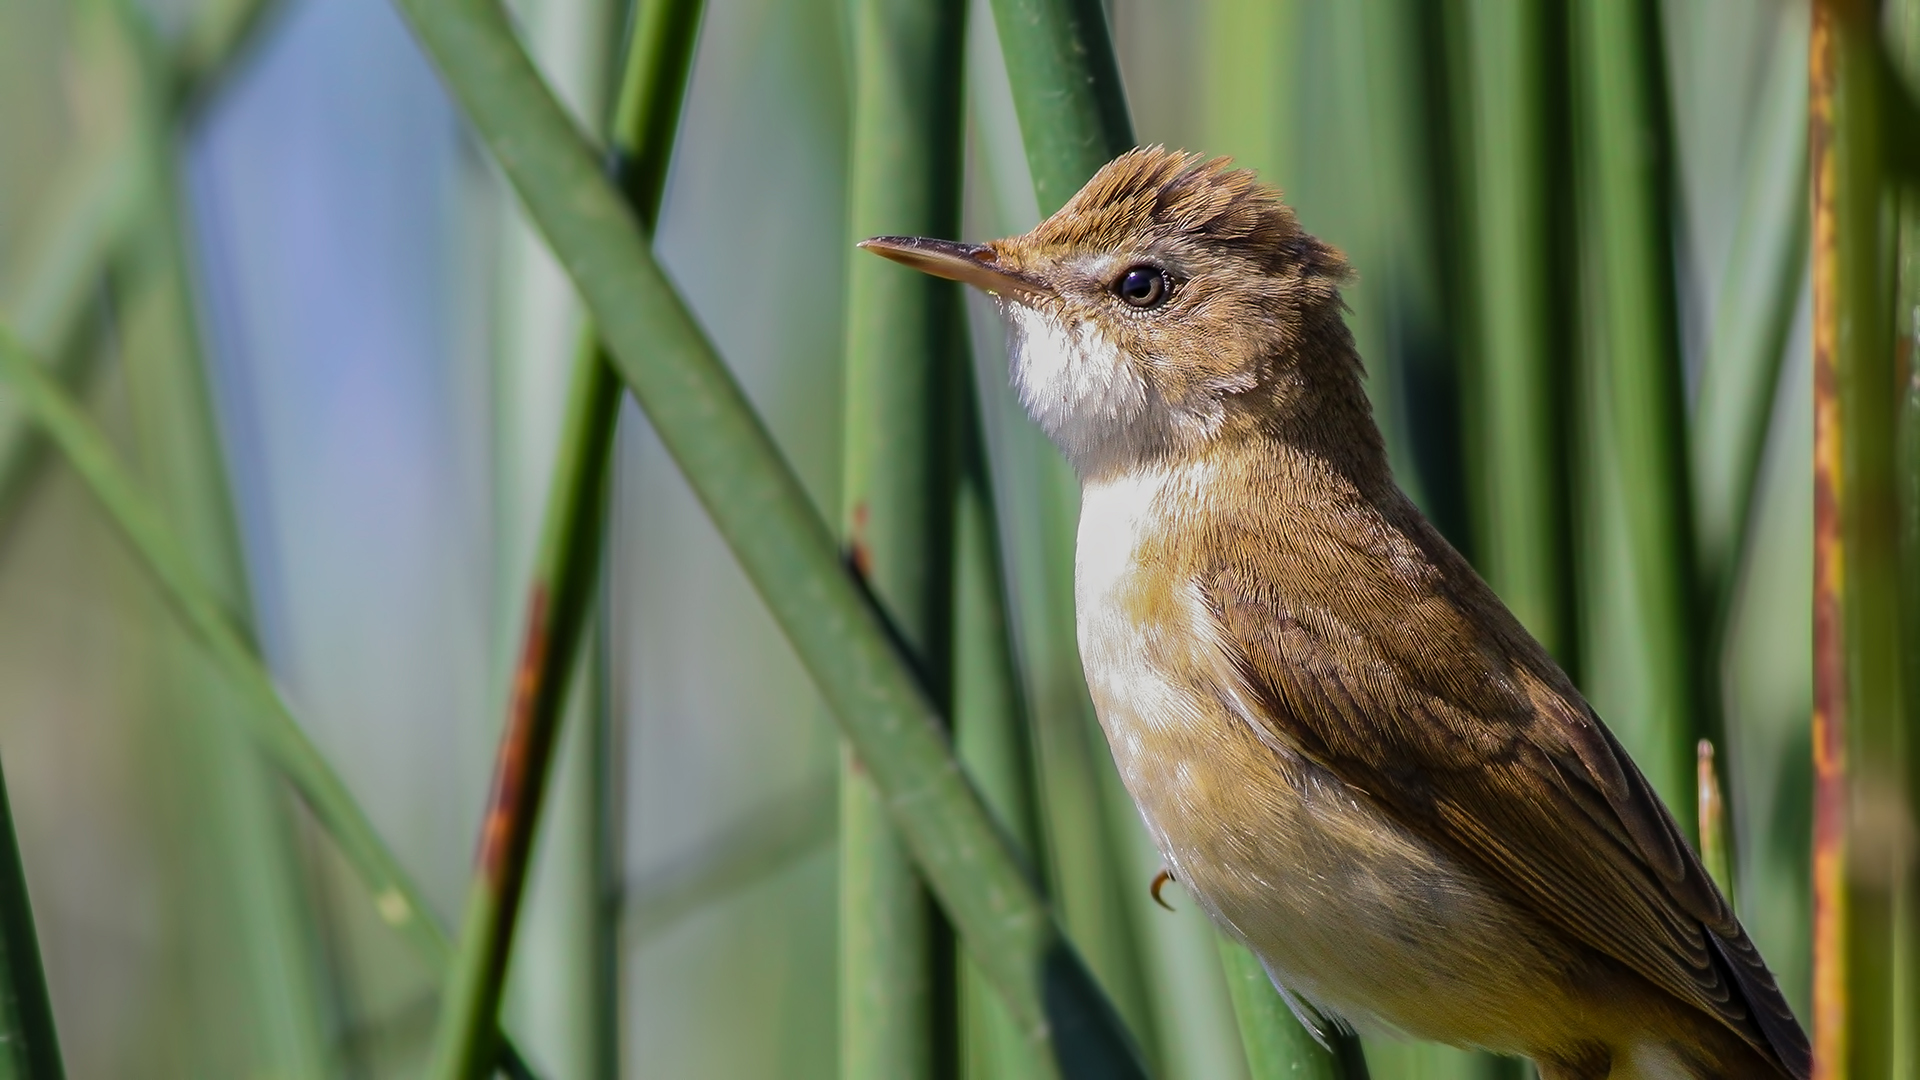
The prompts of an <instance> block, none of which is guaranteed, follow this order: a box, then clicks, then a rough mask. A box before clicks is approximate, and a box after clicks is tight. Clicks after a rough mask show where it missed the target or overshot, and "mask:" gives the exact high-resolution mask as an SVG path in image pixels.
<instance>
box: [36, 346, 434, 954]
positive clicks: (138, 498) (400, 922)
mask: <svg viewBox="0 0 1920 1080" xmlns="http://www.w3.org/2000/svg"><path fill="white" fill-rule="evenodd" d="M0 382H4V383H5V384H7V385H8V386H10V387H12V389H13V391H14V394H15V399H16V400H17V401H19V402H20V404H21V406H22V408H23V409H24V410H25V411H26V413H27V414H28V415H29V416H31V417H32V418H33V420H34V422H35V423H36V424H38V425H39V426H40V428H41V429H42V430H43V431H44V432H46V434H47V436H48V438H50V439H51V440H52V441H53V443H54V445H55V446H56V447H57V448H58V449H59V450H60V452H61V454H62V455H64V456H65V458H66V459H67V461H68V463H69V464H71V465H72V466H73V468H74V470H75V471H76V472H77V473H79V474H80V478H81V480H82V481H83V482H84V483H85V484H86V486H87V488H88V490H89V491H91V492H92V494H93V496H94V497H95V498H96V499H98V500H99V502H100V504H101V507H102V508H103V509H105V510H106V511H107V514H108V517H109V518H110V520H111V521H112V522H113V524H114V526H115V527H116V528H118V529H119V530H120V532H121V533H122V534H123V535H124V536H125V537H126V539H127V541H128V543H129V545H130V546H131V547H132V549H133V552H134V554H135V555H137V556H138V557H139V558H140V560H141V561H142V562H143V563H144V564H145V565H146V567H147V569H148V571H149V572H151V573H152V574H153V576H154V578H155V580H156V581H157V582H158V584H159V585H160V588H161V591H162V593H163V594H164V596H165V598H166V600H167V602H168V603H169V604H170V605H171V606H172V607H173V608H174V610H175V611H176V613H177V614H179V616H180V617H181V619H182V620H183V621H184V622H185V623H186V624H187V628H188V629H189V630H190V631H191V632H192V633H193V634H194V636H196V637H197V638H199V639H200V641H201V643H202V644H203V645H205V646H206V648H207V649H208V651H209V653H210V654H211V656H212V658H213V660H214V662H215V663H217V664H218V665H219V666H220V668H221V669H222V670H223V671H224V672H225V673H226V675H227V677H228V678H229V679H230V680H231V681H232V684H233V685H234V687H235V688H236V689H237V690H238V691H239V692H240V693H241V694H243V695H244V696H245V697H246V699H247V700H248V702H249V704H250V705H251V706H252V707H251V708H248V709H244V710H238V711H237V712H236V713H235V716H236V718H237V720H238V722H240V723H241V724H242V725H243V726H244V727H245V729H246V732H247V735H248V736H249V737H250V738H251V739H252V740H253V742H254V744H255V746H256V747H257V748H258V749H259V750H260V752H261V753H262V754H264V755H265V756H266V757H267V759H268V760H269V761H271V762H272V763H273V764H274V766H275V767H276V768H277V769H279V770H280V772H281V774H282V775H283V776H285V777H286V778H287V780H288V782H289V783H291V784H292V785H293V786H294V789H295V790H296V791H298V792H299V793H300V796H301V798H302V799H304V800H305V801H306V803H307V805H308V807H309V808H310V809H311V810H312V811H313V813H314V817H315V818H316V819H317V820H318V821H319V823H320V826H321V828H323V829H325V830H326V831H327V832H328V833H329V834H330V835H331V836H332V837H333V838H334V840H335V842H336V843H338V844H339V845H340V848H341V851H342V853H343V854H345V856H346V858H347V861H348V862H349V863H350V864H352V866H353V867H354V870H355V871H356V872H357V873H358V874H359V875H360V878H361V880H362V881H364V882H365V883H366V885H367V887H368V889H369V890H370V891H371V892H372V893H373V898H374V904H375V906H376V908H377V910H378V911H379V913H380V916H381V918H382V919H383V920H385V921H386V922H387V924H388V925H390V926H392V927H393V928H394V929H395V930H397V931H399V932H400V933H401V934H402V935H403V936H405V937H406V938H407V939H408V941H409V942H410V943H411V944H412V945H413V946H414V947H415V949H417V950H418V952H419V953H420V955H421V956H422V957H424V958H425V959H426V960H427V961H428V962H429V963H431V964H433V965H434V966H436V967H438V966H443V965H445V964H446V963H447V961H448V960H449V959H450V957H451V952H450V950H449V949H448V947H447V939H446V936H445V932H444V931H443V930H441V928H440V926H439V925H438V923H437V922H436V921H435V920H434V918H433V914H432V909H431V908H429V907H427V905H426V902H425V900H424V898H423V897H422V895H421V893H420V891H419V889H418V888H417V887H416V886H415V885H414V884H413V882H412V880H411V879H410V878H408V876H407V874H406V871H405V870H404V869H403V868H402V867H401V866H400V863H399V860H397V859H396V858H395V857H394V856H393V853H392V851H391V850H389V849H388V848H387V846H386V844H385V843H384V842H383V841H382V840H381V839H380V837H379V834H378V833H377V832H376V831H375V830H374V828H373V825H372V823H371V822H369V821H368V820H367V818H366V815H365V813H364V812H363V811H361V809H360V807H359V804H357V803H356V802H355V801H354V800H353V797H352V795H351V794H350V793H349V792H348V791H347V788H346V785H345V784H344V783H342V782H341V780H340V777H339V775H338V774H337V773H335V772H334V771H333V770H332V768H331V767H330V766H328V765H327V763H326V760H325V759H324V758H323V757H321V755H320V752H319V751H318V750H317V749H315V748H314V746H313V744H312V742H310V741H309V740H308V739H307V736H306V733H305V731H304V730H303V729H302V727H301V726H300V723H299V721H298V720H297V719H295V717H294V715H293V712H292V710H291V709H289V708H288V706H287V704H286V701H285V700H284V699H283V698H282V697H281V696H280V691H279V688H278V687H277V686H275V685H274V681H273V676H272V675H271V674H270V673H268V671H267V670H266V668H265V666H264V665H263V664H262V663H261V662H260V658H259V656H258V655H257V654H256V653H255V652H254V650H253V648H252V647H251V646H250V645H249V644H248V643H247V639H246V637H245V636H244V635H243V634H242V633H241V631H240V630H239V628H238V625H237V624H236V622H235V621H234V618H233V616H232V615H230V614H229V612H228V611H227V609H226V607H225V605H224V604H223V602H222V601H221V600H220V598H219V596H218V594H217V593H215V592H214V591H213V590H212V589H211V588H209V587H208V586H207V585H206V584H205V583H204V582H203V580H202V578H201V576H200V572H199V571H198V570H197V569H196V567H195V561H194V560H193V559H192V558H190V557H189V556H188V554H187V553H186V550H185V549H184V548H183V547H182V546H181V542H180V540H179V538H178V537H177V536H176V535H175V533H174V532H173V530H172V529H170V528H168V527H167V526H166V525H165V524H164V523H163V521H162V519H161V517H160V514H159V512H158V511H157V510H156V509H155V507H154V505H153V504H152V502H151V501H150V500H149V498H148V496H147V495H146V494H145V493H144V492H142V491H141V490H140V487H139V485H138V484H136V483H135V482H134V480H133V477H132V476H131V474H129V473H128V471H127V469H126V467H125V466H124V465H122V464H121V463H120V462H119V460H118V459H117V457H116V456H115V454H114V452H113V450H112V448H111V446H110V445H109V444H108V442H107V438H106V436H105V434H103V433H102V432H101V431H100V429H99V428H98V427H97V426H95V425H94V423H93V422H92V421H91V420H89V419H88V418H87V417H86V415H85V413H84V412H83V411H82V410H81V408H80V406H79V405H78V404H77V403H76V402H74V400H73V399H72V398H71V397H70V396H69V395H68V394H67V392H66V391H64V390H63V389H61V388H60V386H59V385H58V384H57V383H56V382H54V381H53V379H52V378H51V377H50V376H49V375H48V374H47V373H46V371H45V369H44V368H43V367H42V366H41V365H40V363H39V362H38V361H36V360H35V359H34V358H33V357H32V356H31V355H30V354H29V353H28V352H27V351H26V349H25V348H23V347H22V346H21V345H20V343H19V341H18V340H17V339H16V338H15V337H14V336H13V333H12V331H11V330H10V329H7V328H6V327H4V326H0Z"/></svg>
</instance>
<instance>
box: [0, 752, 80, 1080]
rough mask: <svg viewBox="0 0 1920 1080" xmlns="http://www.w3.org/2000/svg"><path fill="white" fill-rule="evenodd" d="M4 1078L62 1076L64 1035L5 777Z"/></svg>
mask: <svg viewBox="0 0 1920 1080" xmlns="http://www.w3.org/2000/svg"><path fill="white" fill-rule="evenodd" d="M0 980H4V985H0V1078H4V1080H61V1077H63V1076H65V1075H66V1069H65V1067H64V1066H63V1065H62V1064H61V1061H60V1038H59V1035H58V1034H57V1033H56V1032H55V1031H54V1026H53V1002H52V1001H51V1000H50V999H49V998H48V997H47V977H46V973H45V972H44V971H42V970H41V967H40V939H39V937H38V936H37V935H36V934H35V933H34V930H33V902H32V900H31V899H29V897H28V895H27V874H26V870H25V868H24V867H23V866H22V864H21V860H20V843H19V838H18V833H17V830H15V829H14V827H13V807H12V805H11V804H10V803H9V802H8V800H7V788H6V779H5V777H4V776H0Z"/></svg>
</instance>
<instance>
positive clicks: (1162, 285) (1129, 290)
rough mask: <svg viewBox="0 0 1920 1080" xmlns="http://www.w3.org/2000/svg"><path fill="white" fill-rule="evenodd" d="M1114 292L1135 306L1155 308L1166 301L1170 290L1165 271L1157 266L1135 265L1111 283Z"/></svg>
mask: <svg viewBox="0 0 1920 1080" xmlns="http://www.w3.org/2000/svg"><path fill="white" fill-rule="evenodd" d="M1113 291H1114V294H1115V295H1117V296H1119V297H1120V299H1122V300H1125V301H1126V302H1127V303H1129V304H1132V305H1133V306H1134V307H1137V308H1155V307H1159V306H1160V305H1161V304H1164V303H1166V302H1167V294H1168V293H1170V292H1172V291H1173V289H1172V287H1171V284H1170V283H1169V282H1168V281H1167V272H1166V271H1165V270H1162V269H1160V268H1159V267H1157V266H1135V267H1130V268H1128V270H1127V272H1126V273H1124V274H1121V275H1120V280H1118V281H1115V282H1114V283H1113Z"/></svg>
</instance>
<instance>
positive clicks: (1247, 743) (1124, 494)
mask: <svg viewBox="0 0 1920 1080" xmlns="http://www.w3.org/2000/svg"><path fill="white" fill-rule="evenodd" d="M1204 479H1205V478H1204V477H1200V476H1195V475H1193V474H1192V472H1191V470H1190V471H1189V472H1188V473H1187V474H1186V475H1179V474H1167V473H1158V474H1147V475H1145V476H1139V477H1135V478H1132V479H1129V480H1125V481H1117V482H1112V483H1106V484H1090V485H1088V486H1087V488H1086V491H1085V493H1084V496H1083V502H1082V510H1081V521H1080V534H1079V542H1078V553H1077V560H1076V562H1077V566H1076V581H1075V593H1076V601H1077V604H1078V625H1079V639H1080V652H1081V659H1082V663H1083V665H1084V667H1085V670H1086V675H1087V685H1088V689H1089V691H1090V692H1091V694H1092V697H1093V702H1094V706H1095V709H1096V711H1097V712H1098V714H1099V717H1100V723H1101V726H1102V727H1103V728H1104V729H1105V730H1106V734H1107V740H1108V743H1109V745H1110V746H1111V748H1112V751H1113V756H1114V763H1115V764H1116V765H1117V766H1118V768H1119V770H1120V775H1121V777H1122V779H1123V780H1124V782H1125V784H1126V787H1127V790H1128V791H1129V792H1130V793H1131V794H1132V796H1133V799H1134V802H1135V804H1136V805H1137V806H1138V807H1139V809H1140V812H1141V815H1142V817H1143V818H1144V819H1145V822H1146V825H1147V829H1148V831H1149V832H1150V833H1151V834H1152V835H1153V839H1154V842H1155V843H1156V844H1157V845H1158V847H1159V849H1160V852H1161V854H1162V856H1163V857H1164V858H1165V859H1166V862H1167V866H1168V868H1169V869H1170V870H1172V872H1173V873H1174V875H1175V876H1176V877H1177V878H1178V879H1179V880H1180V881H1181V882H1182V883H1183V884H1184V885H1185V886H1186V888H1187V890H1188V892H1189V893H1191V894H1192V895H1193V896H1194V897H1195V898H1196V899H1197V900H1198V901H1199V902H1200V903H1201V905H1202V906H1203V907H1205V908H1206V909H1207V911H1208V913H1209V914H1210V915H1212V917H1213V918H1214V920H1215V922H1216V923H1217V924H1219V925H1220V926H1221V928H1222V929H1223V930H1225V931H1226V932H1228V933H1229V934H1231V935H1232V936H1234V937H1236V938H1238V939H1240V940H1241V941H1242V942H1244V943H1245V944H1247V945H1248V946H1249V947H1250V948H1252V949H1253V950H1254V952H1255V953H1256V954H1257V955H1259V957H1260V958H1261V960H1262V961H1263V962H1264V963H1265V964H1266V966H1267V969H1268V971H1269V972H1271V973H1272V974H1273V975H1274V977H1275V979H1276V981H1277V982H1279V983H1281V984H1282V985H1283V986H1285V987H1286V988H1287V989H1288V990H1290V991H1291V992H1293V993H1296V994H1298V995H1300V996H1302V997H1305V998H1307V999H1309V1000H1310V1001H1312V1002H1314V1003H1315V1004H1316V1005H1317V1006H1318V1007H1320V1008H1321V1009H1322V1010H1323V1011H1331V1012H1333V1013H1335V1014H1338V1015H1339V1016H1341V1017H1343V1018H1344V1019H1346V1020H1347V1021H1349V1022H1350V1023H1353V1024H1355V1025H1357V1026H1360V1027H1362V1028H1373V1029H1376V1030H1385V1031H1389V1032H1400V1033H1405V1034H1409V1035H1414V1036H1420V1037H1429V1038H1431V1037H1442V1038H1449V1041H1461V1036H1460V1032H1461V1031H1462V1022H1461V1018H1462V1015H1463V1014H1465V1015H1473V1014H1476V1013H1477V1014H1478V1015H1479V1016H1481V1017H1485V1018H1487V1019H1488V1020H1492V1019H1493V1018H1494V1017H1497V1016H1500V1015H1503V1014H1508V1015H1510V1014H1511V1011H1512V1010H1513V1009H1515V1008H1517V1007H1519V1006H1521V1005H1522V1004H1523V999H1527V998H1530V999H1531V1003H1532V1004H1535V1005H1537V1004H1538V1002H1539V1000H1540V995H1542V994H1547V995H1549V996H1558V990H1557V989H1556V988H1555V987H1554V986H1553V985H1552V983H1553V982H1554V981H1555V980H1553V979H1552V977H1551V974H1550V973H1551V971H1552V969H1553V967H1554V966H1555V964H1554V962H1552V961H1550V960H1548V959H1547V958H1546V957H1545V956H1543V955H1541V954H1539V953H1537V952H1535V951H1533V950H1532V949H1530V948H1528V947H1526V946H1525V945H1524V943H1525V942H1526V941H1528V940H1529V939H1532V938H1534V937H1535V936H1536V935H1534V934H1533V933H1531V932H1530V931H1531V928H1532V920H1531V918H1530V917H1529V916H1526V915H1524V914H1523V913H1521V912H1519V911H1518V910H1516V909H1515V908H1514V907H1513V906H1512V905H1510V904H1509V903H1508V902H1506V901H1505V900H1504V899H1502V898H1501V897H1499V896H1498V895H1497V894H1495V893H1494V892H1492V891H1491V890H1490V889H1488V888H1487V887H1486V886H1485V885H1484V884H1483V882H1482V881H1481V879H1480V878H1479V877H1478V875H1476V874H1474V873H1472V872H1469V871H1467V870H1466V869H1465V868H1463V867H1461V866H1460V865H1459V864H1458V863H1456V862H1455V861H1454V860H1452V859H1451V858H1450V857H1449V856H1447V855H1446V854H1445V853H1444V852H1442V851H1440V850H1439V849H1437V848H1435V847H1433V846H1432V845H1431V844H1429V843H1427V842H1426V841H1424V840H1422V839H1421V838H1419V837H1418V836H1416V835H1414V834H1413V833H1411V832H1410V831H1408V830H1407V829H1405V828H1403V827H1401V826H1400V825H1399V824H1398V823H1396V822H1395V821H1393V820H1392V819H1391V818H1389V817H1387V816H1386V815H1385V814H1384V812H1383V811H1382V810H1381V809H1380V808H1379V807H1378V806H1377V805H1376V804H1375V803H1374V802H1373V801H1372V800H1371V799H1369V798H1366V797H1365V796H1363V795H1361V794H1359V793H1357V792H1356V791H1354V790H1353V789H1352V788H1350V787H1348V786H1347V785H1346V784H1345V783H1344V782H1342V781H1341V780H1339V779H1338V778H1337V777H1335V776H1334V775H1333V774H1331V773H1329V772H1327V771H1326V770H1324V769H1322V768H1320V767H1318V766H1316V765H1314V764H1312V763H1311V762H1309V761H1306V760H1305V759H1303V758H1302V757H1300V756H1299V755H1297V754H1295V753H1293V752H1292V751H1291V750H1290V749H1289V748H1288V747H1287V746H1286V745H1285V744H1283V743H1280V742H1278V741H1277V739H1276V738H1275V737H1274V736H1272V735H1269V734H1266V733H1265V732H1264V731H1259V730H1256V727H1255V725H1254V724H1253V723H1251V722H1250V720H1249V718H1248V717H1247V716H1246V715H1244V714H1245V711H1246V710H1247V708H1248V707H1249V706H1248V705H1247V703H1246V701H1245V700H1244V697H1243V696H1241V695H1239V694H1238V693H1237V692H1236V690H1235V688H1234V686H1233V685H1232V683H1233V676H1232V675H1231V674H1230V672H1231V670H1232V667H1231V665H1230V664H1229V663H1226V662H1225V657H1226V653H1225V652H1224V650H1223V649H1222V643H1221V642H1219V641H1218V639H1217V637H1216V631H1215V622H1214V620H1213V619H1212V618H1211V616H1210V614H1209V613H1208V611H1207V609H1206V607H1205V605H1204V603H1203V601H1202V598H1201V596H1200V594H1199V591H1198V589H1197V587H1195V586H1193V585H1192V584H1188V583H1175V584H1174V585H1173V586H1172V592H1171V595H1172V596H1173V598H1174V599H1173V602H1172V603H1157V604H1150V605H1147V606H1146V607H1147V608H1148V609H1149V610H1151V611H1152V612H1153V613H1154V617H1153V618H1151V619H1143V618H1142V617H1141V615H1140V612H1141V610H1142V605H1141V604H1140V603H1139V598H1140V596H1141V595H1142V592H1141V591H1142V590H1143V589H1154V590H1158V592H1157V593H1156V595H1160V596H1165V595H1167V590H1168V588H1169V586H1168V583H1166V582H1161V581H1147V580H1146V579H1145V578H1144V576H1143V575H1148V574H1156V573H1158V574H1164V573H1166V572H1167V568H1166V566H1165V565H1164V564H1161V565H1153V566H1145V565H1143V564H1142V563H1141V561H1140V559H1139V558H1138V555H1139V554H1140V552H1139V546H1140V543H1141V540H1142V538H1143V534H1145V533H1146V532H1147V531H1148V530H1151V529H1152V528H1153V527H1154V525H1155V523H1156V522H1158V521H1161V520H1164V513H1163V512H1161V511H1159V510H1156V509H1155V507H1154V502H1155V500H1156V499H1157V498H1158V497H1160V496H1161V495H1162V494H1163V493H1164V492H1165V491H1167V490H1168V489H1169V488H1175V489H1179V488H1181V487H1184V486H1185V485H1188V484H1197V483H1203V482H1204ZM1188 490H1189V491H1191V489H1190V488H1189V489H1188ZM1522 924H1524V925H1522ZM1516 940H1517V941H1520V942H1522V943H1523V944H1522V946H1521V947H1519V948H1515V947H1514V942H1515V941H1516ZM1493 941H1499V942H1501V943H1502V944H1501V946H1500V947H1497V948H1496V947H1492V946H1491V944H1490V943H1491V942H1493ZM1480 1026H1482V1025H1480V1024H1478V1023H1474V1024H1469V1025H1468V1027H1469V1028H1477V1027H1480ZM1497 1028H1498V1025H1497V1024H1496V1025H1492V1026H1489V1027H1488V1029H1487V1034H1486V1035H1485V1036H1484V1037H1477V1033H1470V1034H1469V1035H1468V1036H1467V1038H1468V1040H1471V1041H1480V1042H1482V1043H1483V1044H1484V1043H1486V1042H1490V1041H1491V1040H1493V1039H1494V1038H1495V1037H1496V1036H1495V1034H1494V1032H1495V1030H1496V1029H1497ZM1503 1041H1504V1040H1503ZM1497 1048H1501V1049H1509V1047H1497ZM1514 1049H1517V1048H1514Z"/></svg>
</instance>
